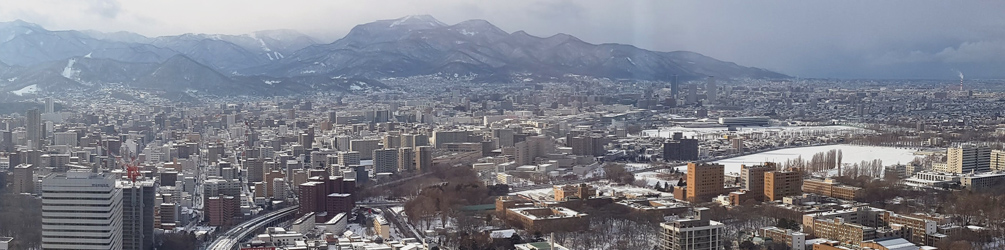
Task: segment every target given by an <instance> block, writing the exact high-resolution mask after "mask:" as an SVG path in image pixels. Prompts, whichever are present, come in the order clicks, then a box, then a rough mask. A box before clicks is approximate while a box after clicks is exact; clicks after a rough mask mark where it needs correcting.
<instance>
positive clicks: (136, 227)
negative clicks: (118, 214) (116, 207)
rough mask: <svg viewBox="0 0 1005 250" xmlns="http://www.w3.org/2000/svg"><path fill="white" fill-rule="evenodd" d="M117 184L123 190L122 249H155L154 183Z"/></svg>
mask: <svg viewBox="0 0 1005 250" xmlns="http://www.w3.org/2000/svg"><path fill="white" fill-rule="evenodd" d="M117 184H118V188H120V189H122V249H123V250H132V249H135V250H151V249H153V248H154V242H155V241H154V237H155V236H154V207H157V204H154V200H155V199H154V198H155V196H156V195H157V193H156V188H155V187H154V181H153V180H146V181H139V182H136V183H133V182H130V181H119V182H118V183H117Z"/></svg>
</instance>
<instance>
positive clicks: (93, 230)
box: [42, 171, 123, 249]
mask: <svg viewBox="0 0 1005 250" xmlns="http://www.w3.org/2000/svg"><path fill="white" fill-rule="evenodd" d="M122 218H123V217H122V190H121V189H118V188H116V186H115V179H114V176H113V175H111V174H106V173H93V172H82V171H70V172H66V173H55V174H51V175H49V176H46V178H45V179H43V180H42V249H122Z"/></svg>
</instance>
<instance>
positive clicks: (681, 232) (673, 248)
mask: <svg viewBox="0 0 1005 250" xmlns="http://www.w3.org/2000/svg"><path fill="white" fill-rule="evenodd" d="M694 210H695V211H694V212H695V213H696V214H695V215H693V216H692V217H691V218H687V219H677V220H673V221H669V222H663V223H660V231H661V232H662V233H661V235H660V245H659V249H661V250H718V249H725V245H723V244H728V241H727V240H725V239H723V232H724V230H725V225H723V224H722V223H719V222H718V221H714V220H709V219H708V218H707V217H708V215H707V213H708V212H707V210H708V208H695V209H694Z"/></svg>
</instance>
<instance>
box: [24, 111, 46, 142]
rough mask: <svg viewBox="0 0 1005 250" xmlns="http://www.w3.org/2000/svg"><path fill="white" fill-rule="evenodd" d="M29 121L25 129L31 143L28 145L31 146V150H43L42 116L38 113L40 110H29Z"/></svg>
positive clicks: (27, 115)
mask: <svg viewBox="0 0 1005 250" xmlns="http://www.w3.org/2000/svg"><path fill="white" fill-rule="evenodd" d="M26 117H27V121H26V122H25V126H27V128H26V129H25V130H26V131H27V132H28V134H27V135H26V139H27V140H28V141H29V143H28V144H30V145H31V149H42V114H41V113H39V112H38V109H36V108H33V109H29V110H28V112H27V114H26Z"/></svg>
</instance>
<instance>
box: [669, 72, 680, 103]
mask: <svg viewBox="0 0 1005 250" xmlns="http://www.w3.org/2000/svg"><path fill="white" fill-rule="evenodd" d="M679 92H680V84H679V83H678V82H677V75H673V82H670V98H671V99H673V100H674V102H677V97H679V95H678V93H679Z"/></svg>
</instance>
